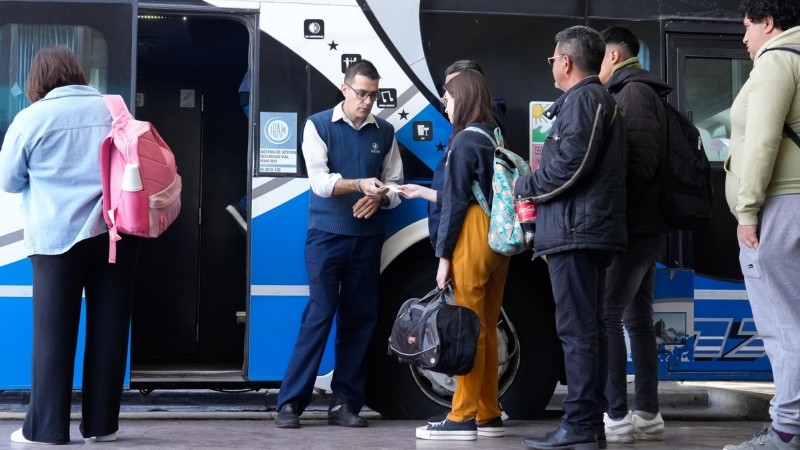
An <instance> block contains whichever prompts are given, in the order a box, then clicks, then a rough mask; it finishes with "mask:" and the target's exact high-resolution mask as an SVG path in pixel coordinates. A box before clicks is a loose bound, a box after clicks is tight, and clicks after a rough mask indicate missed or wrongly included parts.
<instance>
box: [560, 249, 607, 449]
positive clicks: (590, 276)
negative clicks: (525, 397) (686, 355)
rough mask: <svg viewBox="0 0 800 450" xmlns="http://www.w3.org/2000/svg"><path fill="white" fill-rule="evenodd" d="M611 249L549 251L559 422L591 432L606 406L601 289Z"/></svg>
mask: <svg viewBox="0 0 800 450" xmlns="http://www.w3.org/2000/svg"><path fill="white" fill-rule="evenodd" d="M611 256H612V255H611V253H609V252H604V251H597V250H577V251H569V252H562V253H556V254H552V255H548V256H547V262H548V267H549V269H550V280H551V282H552V284H553V297H554V299H555V303H556V330H557V331H558V338H559V339H560V340H561V345H562V347H563V349H564V366H565V369H566V373H567V395H566V397H564V402H563V403H562V407H563V408H564V416H563V417H562V418H561V423H562V426H563V427H564V428H566V429H567V430H569V431H571V432H573V433H578V434H583V435H593V434H595V433H596V432H598V431H601V430H602V429H603V428H602V427H603V412H604V411H605V410H606V402H605V397H604V396H603V389H604V386H605V385H606V376H607V373H608V369H607V368H606V357H607V353H608V351H607V343H606V330H605V324H604V322H603V292H604V290H605V278H606V267H608V264H609V262H610V261H611Z"/></svg>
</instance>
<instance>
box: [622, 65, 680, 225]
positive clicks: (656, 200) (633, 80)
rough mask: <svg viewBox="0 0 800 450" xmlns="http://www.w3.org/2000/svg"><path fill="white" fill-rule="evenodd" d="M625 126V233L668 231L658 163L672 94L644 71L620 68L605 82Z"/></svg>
mask: <svg viewBox="0 0 800 450" xmlns="http://www.w3.org/2000/svg"><path fill="white" fill-rule="evenodd" d="M606 88H607V89H608V92H610V93H611V95H612V96H613V97H614V100H616V101H617V104H618V105H619V107H620V109H621V110H622V114H623V115H624V116H625V125H626V126H627V127H628V178H627V185H628V201H627V208H628V210H627V216H628V217H627V219H628V234H630V235H633V236H647V235H653V234H660V233H666V232H668V231H669V230H670V228H669V226H668V225H667V221H666V218H664V213H663V210H662V195H663V188H662V186H661V181H660V175H659V172H660V166H661V161H662V160H663V158H664V157H665V156H666V144H667V136H666V133H667V122H666V112H665V107H664V102H663V100H662V99H661V97H666V96H667V94H669V93H670V91H672V87H670V86H669V85H668V84H666V83H665V82H663V81H661V79H660V78H658V77H657V76H655V75H653V74H651V73H650V72H648V71H647V70H644V69H638V68H633V67H624V68H621V69H618V70H617V71H615V72H614V73H613V74H612V75H611V77H610V78H609V79H608V82H607V83H606Z"/></svg>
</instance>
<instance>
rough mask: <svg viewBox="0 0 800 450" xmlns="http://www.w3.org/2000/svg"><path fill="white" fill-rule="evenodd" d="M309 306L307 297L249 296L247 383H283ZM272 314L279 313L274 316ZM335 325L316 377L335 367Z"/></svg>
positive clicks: (332, 327) (334, 324)
mask: <svg viewBox="0 0 800 450" xmlns="http://www.w3.org/2000/svg"><path fill="white" fill-rule="evenodd" d="M307 303H308V296H287V297H280V296H270V297H266V296H252V297H251V298H250V314H251V316H250V354H249V357H250V359H249V372H248V377H247V378H248V380H249V381H275V380H282V379H283V375H284V374H285V373H286V366H288V365H289V358H290V357H291V356H292V350H293V349H294V344H295V342H296V341H297V333H298V331H299V330H300V317H301V316H302V315H303V310H304V309H305V307H306V304H307ZM275 311H280V313H279V314H276V313H275ZM335 342H336V322H335V321H334V323H333V325H332V326H331V332H330V334H329V335H328V342H327V344H326V347H325V352H324V353H323V355H322V363H321V364H320V366H319V371H318V372H317V374H318V375H324V374H326V373H328V372H330V371H331V370H333V366H334V343H335Z"/></svg>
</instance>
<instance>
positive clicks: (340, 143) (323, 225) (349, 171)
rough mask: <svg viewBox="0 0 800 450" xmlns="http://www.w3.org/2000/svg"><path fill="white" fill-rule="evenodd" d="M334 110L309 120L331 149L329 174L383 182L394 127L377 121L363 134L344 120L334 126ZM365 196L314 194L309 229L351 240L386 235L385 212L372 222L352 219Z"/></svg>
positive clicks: (370, 219) (374, 216)
mask: <svg viewBox="0 0 800 450" xmlns="http://www.w3.org/2000/svg"><path fill="white" fill-rule="evenodd" d="M332 117H333V109H329V110H327V111H322V112H320V113H317V114H314V115H312V116H311V117H309V118H308V120H309V121H311V122H313V123H314V127H316V129H317V133H318V134H319V137H320V138H322V141H323V142H325V144H326V145H327V146H328V170H329V171H330V173H338V174H341V175H342V178H345V179H350V180H352V179H358V178H372V177H375V178H378V179H380V178H381V165H382V164H383V160H384V158H386V155H387V154H388V153H389V151H390V150H391V149H392V142H393V141H394V127H392V125H391V124H389V122H387V121H385V120H383V119H381V118H380V117H375V121H376V122H377V124H378V125H377V126H376V125H375V124H367V125H365V126H363V127H362V128H361V129H360V130H356V129H354V128H353V127H351V126H350V125H349V124H348V123H347V122H345V121H344V120H339V121H336V122H331V119H332ZM361 197H363V195H362V194H359V193H352V194H345V195H336V196H331V197H320V196H319V195H317V194H315V193H314V192H313V191H311V197H310V201H309V206H308V227H309V228H314V229H317V230H321V231H325V232H328V233H335V234H344V235H348V236H374V235H378V234H383V233H385V229H384V224H383V211H380V210H379V211H378V212H376V213H375V215H373V216H372V217H370V218H369V219H356V218H355V217H353V205H354V204H355V203H356V201H358V199H359V198H361Z"/></svg>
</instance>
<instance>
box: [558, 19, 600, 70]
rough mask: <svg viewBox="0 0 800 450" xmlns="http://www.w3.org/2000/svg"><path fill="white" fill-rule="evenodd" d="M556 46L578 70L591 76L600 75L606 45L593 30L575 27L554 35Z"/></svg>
mask: <svg viewBox="0 0 800 450" xmlns="http://www.w3.org/2000/svg"><path fill="white" fill-rule="evenodd" d="M556 45H557V46H558V51H559V52H561V53H562V54H564V55H569V57H570V59H571V60H572V62H573V63H574V64H575V66H576V67H577V68H578V69H579V70H581V71H583V72H586V73H589V74H592V75H597V74H598V73H600V66H601V65H602V63H603V57H604V56H605V53H606V45H605V42H603V38H602V37H600V33H598V32H597V31H596V30H595V29H593V28H589V27H584V26H581V25H577V26H574V27H570V28H567V29H565V30H562V31H560V32H559V33H558V34H556Z"/></svg>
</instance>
